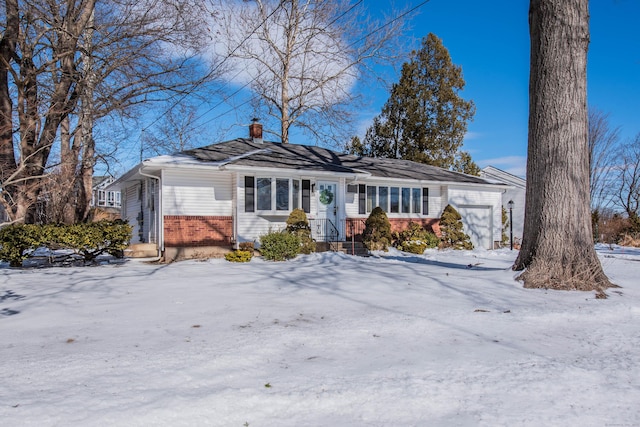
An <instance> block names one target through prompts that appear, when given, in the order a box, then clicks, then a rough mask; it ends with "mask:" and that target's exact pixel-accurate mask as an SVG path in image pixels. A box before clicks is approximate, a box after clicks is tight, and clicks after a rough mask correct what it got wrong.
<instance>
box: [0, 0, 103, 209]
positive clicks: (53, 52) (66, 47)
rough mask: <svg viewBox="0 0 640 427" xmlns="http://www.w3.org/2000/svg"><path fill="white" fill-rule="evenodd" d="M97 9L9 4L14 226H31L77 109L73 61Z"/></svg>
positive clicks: (4, 60)
mask: <svg viewBox="0 0 640 427" xmlns="http://www.w3.org/2000/svg"><path fill="white" fill-rule="evenodd" d="M94 6H95V0H82V1H74V0H67V1H64V2H58V1H54V0H40V1H34V2H31V3H26V2H24V3H23V2H20V1H19V0H6V1H5V2H4V11H3V12H4V13H3V17H4V18H5V19H6V23H7V25H6V26H5V27H4V32H3V34H2V41H1V42H0V43H1V46H0V52H1V58H0V86H1V88H0V105H1V107H0V108H1V110H2V111H1V112H0V166H1V169H2V176H1V177H0V179H1V181H0V183H1V185H2V196H3V197H2V202H3V205H4V206H5V209H6V210H7V212H8V213H9V216H10V217H11V218H12V219H13V220H19V221H24V220H27V221H28V220H29V218H28V215H29V214H30V210H31V208H32V207H33V206H34V204H35V202H36V200H37V199H38V196H39V194H40V190H41V183H42V180H43V177H44V175H45V168H46V166H47V162H48V159H49V154H50V152H51V149H52V147H53V144H54V142H55V141H56V137H57V134H58V128H59V126H60V124H61V123H62V121H63V120H65V119H66V118H67V117H68V116H69V114H71V112H73V110H74V109H75V107H76V105H77V102H78V97H79V93H78V85H77V82H78V80H79V71H78V68H77V63H76V57H75V56H76V53H77V52H78V48H79V40H80V37H81V35H82V33H83V31H84V30H85V28H86V26H87V23H88V22H89V21H90V19H91V15H92V13H93V9H94ZM10 87H11V88H12V89H13V90H14V91H15V92H14V93H15V96H12V93H11V90H10ZM14 100H15V101H14ZM14 107H15V110H14ZM16 115H17V122H18V123H17V135H16V137H15V143H16V145H15V146H14V134H13V129H14V117H15V116H16Z"/></svg>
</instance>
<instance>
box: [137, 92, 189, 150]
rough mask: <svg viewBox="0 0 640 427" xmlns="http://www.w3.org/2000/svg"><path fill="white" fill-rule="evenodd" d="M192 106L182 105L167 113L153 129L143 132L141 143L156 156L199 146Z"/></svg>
mask: <svg viewBox="0 0 640 427" xmlns="http://www.w3.org/2000/svg"><path fill="white" fill-rule="evenodd" d="M197 113H198V112H197V109H196V107H195V106H194V105H189V104H186V103H182V104H180V105H178V106H176V108H173V109H171V110H169V111H168V112H167V114H165V115H164V116H163V118H162V120H161V121H160V122H159V123H158V125H157V126H156V128H155V129H153V130H149V131H145V134H144V135H143V137H142V143H143V144H144V146H145V147H148V150H150V151H152V152H153V153H154V154H156V155H162V154H170V153H175V152H178V151H184V150H188V149H190V148H194V147H196V146H198V145H199V142H200V135H201V134H200V133H199V131H198V129H197V126H196V125H195V120H196V119H197V118H198V114H197Z"/></svg>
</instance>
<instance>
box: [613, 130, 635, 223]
mask: <svg viewBox="0 0 640 427" xmlns="http://www.w3.org/2000/svg"><path fill="white" fill-rule="evenodd" d="M617 154H618V156H617V157H618V163H617V164H616V167H615V171H616V178H617V184H618V187H617V189H618V191H617V193H616V199H617V200H616V201H617V202H618V203H619V204H620V206H621V207H622V208H623V209H624V210H625V212H626V213H627V216H628V217H629V222H630V225H631V229H632V231H634V232H636V233H638V232H640V216H639V213H640V133H639V134H638V135H636V137H635V139H634V140H632V141H630V142H628V143H626V144H624V145H623V146H622V147H621V148H620V150H619V151H618V152H617Z"/></svg>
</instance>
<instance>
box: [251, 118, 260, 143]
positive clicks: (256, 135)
mask: <svg viewBox="0 0 640 427" xmlns="http://www.w3.org/2000/svg"><path fill="white" fill-rule="evenodd" d="M258 120H259V119H252V120H251V121H252V122H253V123H251V124H250V125H249V138H251V139H253V141H254V142H262V125H261V124H260V123H258Z"/></svg>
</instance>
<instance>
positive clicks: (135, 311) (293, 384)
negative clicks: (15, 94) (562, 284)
mask: <svg viewBox="0 0 640 427" xmlns="http://www.w3.org/2000/svg"><path fill="white" fill-rule="evenodd" d="M598 250H599V252H600V256H601V259H602V263H603V266H604V268H605V271H606V273H607V274H608V275H609V277H610V278H611V279H612V281H613V282H615V283H617V284H619V285H621V286H622V288H620V289H612V290H609V292H608V293H609V298H608V299H606V300H597V299H595V295H594V294H593V293H581V292H559V291H545V290H527V289H523V288H522V286H521V283H519V282H516V281H514V276H515V273H514V272H513V271H511V270H510V266H511V264H512V263H513V261H514V259H515V255H516V252H515V251H514V252H511V251H509V250H499V251H490V252H489V251H468V252H467V251H463V252H449V251H447V252H438V251H429V252H427V253H426V254H425V255H422V256H409V255H406V254H403V253H400V252H390V253H388V254H384V255H381V256H379V257H371V258H358V257H350V256H345V255H339V254H332V253H323V254H314V255H309V256H300V257H298V258H296V259H295V260H293V261H289V262H284V263H272V262H265V261H263V260H261V259H255V258H254V259H253V260H252V261H251V262H250V263H248V264H232V263H229V262H226V261H224V260H209V261H205V262H199V261H187V262H180V263H175V264H170V265H152V264H146V263H142V262H136V261H131V262H128V263H126V264H122V265H105V266H100V267H85V268H79V267H68V268H48V269H28V270H17V269H9V268H7V267H6V266H4V267H2V268H0V360H1V361H2V369H1V371H0V424H1V425H3V426H53V425H55V426H109V425H122V426H152V425H171V426H238V427H240V426H245V425H248V426H252V427H254V426H255V427H259V426H607V425H608V426H623V425H624V426H638V425H640V280H639V278H640V262H639V261H640V250H638V249H628V248H619V247H616V248H615V249H613V250H609V249H607V248H606V247H599V248H598Z"/></svg>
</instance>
